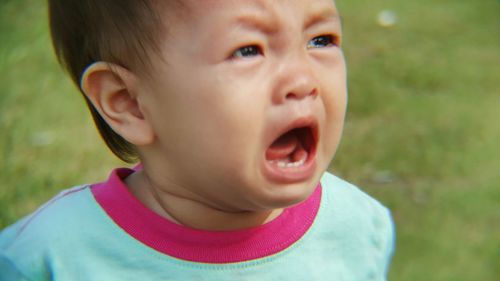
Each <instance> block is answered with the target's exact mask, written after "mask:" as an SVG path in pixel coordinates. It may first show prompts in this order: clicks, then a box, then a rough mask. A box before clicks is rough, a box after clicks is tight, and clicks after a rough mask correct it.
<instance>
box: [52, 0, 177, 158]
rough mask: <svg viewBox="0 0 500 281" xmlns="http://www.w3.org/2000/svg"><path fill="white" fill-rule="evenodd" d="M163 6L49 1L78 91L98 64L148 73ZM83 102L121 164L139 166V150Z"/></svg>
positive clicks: (144, 0) (131, 0)
mask: <svg viewBox="0 0 500 281" xmlns="http://www.w3.org/2000/svg"><path fill="white" fill-rule="evenodd" d="M161 2H163V3H165V2H170V1H165V0H49V22H50V32H51V36H52V44H53V46H54V50H55V53H56V56H57V59H58V61H59V63H60V64H61V65H62V66H63V67H64V68H65V69H66V70H67V71H68V72H69V74H70V76H71V78H72V79H73V81H74V82H75V84H76V85H77V86H78V87H79V84H80V79H81V76H82V74H83V72H84V71H85V68H86V67H88V66H89V65H91V64H92V63H94V62H97V61H105V62H110V63H114V64H117V65H120V66H123V67H125V68H127V69H138V68H145V67H147V66H148V63H149V61H150V59H151V56H150V51H152V50H154V49H157V46H158V42H157V38H158V37H159V36H158V34H159V32H162V30H163V24H162V21H161V19H160V17H159V15H158V12H157V10H159V9H160V8H162V7H160V3H161ZM79 88H80V87H79ZM80 91H81V89H80ZM81 92H82V91H81ZM82 93H83V92H82ZM84 97H85V100H86V102H87V105H88V107H89V109H90V112H91V113H92V117H93V119H94V122H95V124H96V126H97V128H98V130H99V133H100V134H101V137H102V138H103V139H104V141H105V142H106V145H107V146H108V147H109V148H110V149H111V151H112V152H113V153H114V154H115V155H116V156H118V157H119V158H120V159H122V160H123V161H125V162H129V163H131V162H135V161H137V159H138V153H137V150H136V148H135V146H134V145H133V144H131V143H129V142H128V141H126V140H125V139H124V138H123V137H121V136H120V135H118V134H117V133H116V132H114V131H113V129H112V128H111V127H110V126H109V125H108V124H107V123H106V122H105V121H104V119H103V118H102V117H101V116H100V115H99V113H98V112H97V110H96V109H95V108H94V106H93V105H92V103H91V102H90V101H89V99H88V98H87V97H86V96H85V95H84Z"/></svg>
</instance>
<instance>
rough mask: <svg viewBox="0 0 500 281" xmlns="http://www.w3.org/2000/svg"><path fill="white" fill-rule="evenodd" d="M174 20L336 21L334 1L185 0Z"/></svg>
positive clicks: (336, 13) (336, 14)
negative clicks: (221, 18) (330, 19)
mask: <svg viewBox="0 0 500 281" xmlns="http://www.w3.org/2000/svg"><path fill="white" fill-rule="evenodd" d="M182 6H183V10H184V11H183V12H181V13H178V16H180V17H182V18H178V19H177V20H181V21H182V20H185V21H193V20H200V19H206V20H207V23H209V22H210V18H214V17H230V16H235V15H245V16H250V17H251V16H256V17H266V18H269V19H273V20H275V21H279V20H280V19H286V20H288V21H295V22H299V21H307V20H309V19H308V17H317V16H318V15H319V16H325V17H326V16H328V17H330V18H336V19H338V12H337V9H336V7H335V3H334V1H333V0H185V1H183V3H182Z"/></svg>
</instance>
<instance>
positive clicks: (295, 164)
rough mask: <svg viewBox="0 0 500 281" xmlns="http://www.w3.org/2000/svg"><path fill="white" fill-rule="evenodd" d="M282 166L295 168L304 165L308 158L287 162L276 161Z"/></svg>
mask: <svg viewBox="0 0 500 281" xmlns="http://www.w3.org/2000/svg"><path fill="white" fill-rule="evenodd" d="M275 162H276V164H277V165H278V167H280V168H295V167H299V166H302V165H304V163H305V162H306V159H302V160H299V161H297V162H285V161H275Z"/></svg>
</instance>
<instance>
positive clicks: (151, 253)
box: [0, 170, 394, 281]
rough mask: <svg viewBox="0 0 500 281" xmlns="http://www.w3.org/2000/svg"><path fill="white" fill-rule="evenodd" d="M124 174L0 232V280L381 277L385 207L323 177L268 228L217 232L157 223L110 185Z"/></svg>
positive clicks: (387, 242) (387, 237)
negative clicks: (316, 185)
mask: <svg viewBox="0 0 500 281" xmlns="http://www.w3.org/2000/svg"><path fill="white" fill-rule="evenodd" d="M130 173H131V171H124V170H121V171H115V172H114V173H113V174H112V176H111V177H110V180H108V182H107V183H102V184H100V185H97V186H79V187H75V188H73V189H70V190H67V191H64V192H63V193H61V194H60V195H58V196H57V197H55V198H54V199H53V200H51V201H49V202H48V203H47V204H45V205H44V206H42V207H41V208H40V209H39V210H38V211H36V212H35V213H33V214H32V215H30V216H28V217H26V218H24V219H22V220H20V221H18V222H17V223H15V224H14V225H12V226H10V227H8V228H6V229H4V230H3V231H2V232H1V233H0V280H1V281H7V280H8V281H16V280H31V281H39V280H86V281H87V280H103V281H113V280H119V281H124V280H134V281H137V280H139V281H146V280H148V281H149V280H205V281H216V280H217V281H224V280H231V281H232V280H242V281H243V280H252V281H261V280H272V281H279V280H287V281H289V280H307V281H310V280H335V281H347V280H350V281H364V280H377V281H382V280H386V275H387V271H388V266H389V263H390V259H391V256H392V253H393V247H394V227H393V223H392V219H391V216H390V213H389V211H388V210H387V209H386V208H385V207H383V206H382V205H381V204H380V203H378V202H377V201H376V200H374V199H373V198H371V197H369V196H368V195H367V194H365V193H363V192H362V191H360V190H359V189H358V188H356V187H355V186H353V185H351V184H349V183H347V182H345V181H343V180H341V179H339V178H337V177H335V176H333V175H331V174H328V173H325V175H324V176H323V177H322V179H321V185H320V187H318V188H317V191H315V193H314V194H313V195H312V196H311V198H309V199H307V200H306V201H307V202H303V203H301V204H300V205H298V206H294V207H293V208H290V211H288V212H284V214H282V215H280V216H279V217H278V218H277V219H275V221H272V222H270V223H269V224H268V225H264V226H262V227H258V228H254V229H249V230H243V231H236V232H220V233H218V232H207V231H197V230H190V229H187V228H185V227H182V226H173V225H172V224H173V223H171V222H166V221H164V220H162V219H161V218H160V217H159V216H157V217H155V214H153V213H152V212H151V211H149V210H147V209H146V207H144V206H142V205H140V203H139V202H138V201H137V200H135V201H134V199H131V194H130V193H127V191H126V190H125V188H124V187H123V186H119V187H117V184H116V181H118V182H120V181H121V178H123V177H124V176H126V175H127V174H130ZM113 178H114V181H115V183H111V182H112V181H113ZM111 185H114V187H110V186H111ZM118 185H123V183H119V184H118ZM99 190H100V191H99ZM99 192H101V193H99ZM127 198H128V199H127ZM316 205H317V206H316ZM315 206H316V207H315ZM148 212H149V213H148ZM139 218H144V219H139ZM151 225H153V226H151ZM165 225H166V226H165ZM164 226H165V227H164ZM302 226H306V227H305V228H304V229H303V230H300V229H299V228H301V227H302ZM297 229H298V230H297ZM273 233H274V234H275V236H273V235H274V234H273ZM233 234H234V235H233ZM197 235H198V236H197ZM233 236H234V237H238V238H237V239H235V240H234V241H233V240H232V238H231V237H233ZM193 237H194V238H196V237H198V238H196V239H199V240H192V239H193ZM269 237H276V241H275V240H274V238H273V239H269ZM190 239H191V240H190ZM259 239H260V240H259ZM264 239H265V240H264ZM172 240H175V241H173V242H172ZM188 242H189V243H188ZM185 244H187V245H185ZM242 245H243V246H242ZM183 247H184V248H183ZM183 249H185V250H183ZM233 254H234V255H233ZM245 257H248V258H245Z"/></svg>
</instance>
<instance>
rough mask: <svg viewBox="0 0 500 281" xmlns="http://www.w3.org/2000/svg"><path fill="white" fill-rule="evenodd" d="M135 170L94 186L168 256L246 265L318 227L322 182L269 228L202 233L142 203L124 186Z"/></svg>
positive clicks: (136, 232)
mask: <svg viewBox="0 0 500 281" xmlns="http://www.w3.org/2000/svg"><path fill="white" fill-rule="evenodd" d="M133 172H134V170H132V169H128V168H119V169H115V170H113V171H112V173H111V175H110V176H109V178H108V180H107V181H105V182H102V183H99V184H95V185H93V186H92V188H91V190H92V194H93V195H94V198H95V199H96V201H97V203H98V204H99V205H100V206H101V208H103V209H104V211H105V212H106V213H107V214H108V215H109V217H110V218H111V219H112V220H113V221H114V222H115V223H116V224H117V225H118V226H120V228H122V229H123V230H124V231H125V232H127V233H128V234H129V235H131V236H132V237H134V238H135V239H136V240H138V241H140V242H142V243H143V244H145V245H147V246H149V247H151V248H153V249H155V250H157V251H159V252H161V253H163V254H166V255H169V256H172V257H175V258H178V259H182V260H187V261H193V262H203V263H234V262H243V261H250V260H254V259H258V258H264V257H267V256H270V255H273V254H276V253H278V252H281V251H283V250H284V249H286V248H288V247H289V246H291V245H292V244H293V243H295V242H296V241H297V240H299V239H300V238H301V237H302V236H303V235H304V234H305V233H306V232H307V230H308V229H309V228H310V227H311V226H312V224H313V222H314V219H315V217H316V215H317V213H318V210H319V205H320V201H321V185H320V184H318V186H317V187H316V189H315V191H314V192H313V194H312V195H311V196H310V197H309V198H307V199H306V200H305V201H303V202H301V203H299V204H297V205H294V206H292V207H289V208H286V209H285V210H284V211H283V212H282V213H281V214H280V215H279V216H278V217H277V218H275V219H274V220H272V221H270V222H268V223H266V224H263V225H260V226H257V227H252V228H248V229H243V230H233V231H206V230H197V229H192V228H189V227H186V226H182V225H179V224H176V223H174V222H171V221H169V220H168V219H166V218H163V217H161V216H160V215H158V214H156V213H155V212H153V211H152V210H150V209H149V208H147V207H146V206H144V205H143V204H142V203H141V202H140V201H139V200H138V199H136V198H135V197H134V196H133V195H132V194H131V193H130V191H129V190H128V188H127V187H126V185H125V183H124V182H123V179H124V178H126V177H127V176H128V175H130V174H131V173H133Z"/></svg>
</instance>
